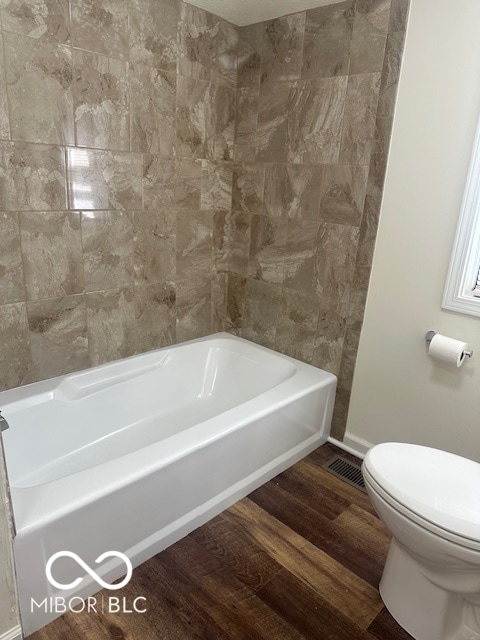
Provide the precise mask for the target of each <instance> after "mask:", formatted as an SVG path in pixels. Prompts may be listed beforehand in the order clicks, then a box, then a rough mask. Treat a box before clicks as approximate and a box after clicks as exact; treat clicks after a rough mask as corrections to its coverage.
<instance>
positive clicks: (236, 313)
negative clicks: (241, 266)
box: [225, 273, 247, 335]
mask: <svg viewBox="0 0 480 640" xmlns="http://www.w3.org/2000/svg"><path fill="white" fill-rule="evenodd" d="M246 286H247V280H246V278H243V277H242V276H238V275H237V274H235V273H229V274H228V282H227V305H226V318H225V330H226V331H229V332H230V333H235V334H236V335H239V333H240V331H241V329H242V325H243V315H244V309H245V291H246Z"/></svg>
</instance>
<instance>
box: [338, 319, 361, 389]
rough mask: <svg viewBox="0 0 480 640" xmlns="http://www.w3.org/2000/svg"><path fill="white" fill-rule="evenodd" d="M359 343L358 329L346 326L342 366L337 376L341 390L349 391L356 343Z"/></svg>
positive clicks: (355, 357)
mask: <svg viewBox="0 0 480 640" xmlns="http://www.w3.org/2000/svg"><path fill="white" fill-rule="evenodd" d="M359 342H360V328H357V327H355V326H353V327H350V326H348V324H347V330H346V333H345V342H344V345H343V351H342V364H341V366H340V372H339V374H338V385H339V387H341V388H342V389H345V390H347V391H351V389H352V382H353V372H354V369H355V361H356V359H357V351H358V343H359Z"/></svg>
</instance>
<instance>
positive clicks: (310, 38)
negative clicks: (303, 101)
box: [302, 0, 354, 79]
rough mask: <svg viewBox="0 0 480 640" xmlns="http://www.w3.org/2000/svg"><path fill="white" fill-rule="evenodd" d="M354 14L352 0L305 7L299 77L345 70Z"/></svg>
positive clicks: (316, 76) (334, 74)
mask: <svg viewBox="0 0 480 640" xmlns="http://www.w3.org/2000/svg"><path fill="white" fill-rule="evenodd" d="M353 18H354V2H353V1H352V0H348V1H347V2H340V3H338V4H332V5H326V6H324V7H317V8H315V9H310V10H308V11H307V17H306V23H305V46H304V49H303V67H302V78H305V79H307V78H308V79H310V78H328V77H331V76H341V75H347V74H348V69H349V65H350V40H351V37H352V29H353Z"/></svg>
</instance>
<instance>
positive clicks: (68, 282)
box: [20, 211, 84, 300]
mask: <svg viewBox="0 0 480 640" xmlns="http://www.w3.org/2000/svg"><path fill="white" fill-rule="evenodd" d="M20 236H21V242H22V254H23V264H24V274H25V286H26V290H27V297H28V299H29V300H39V299H43V298H60V297H63V296H68V295H71V294H74V293H80V292H82V291H83V288H84V279H83V262H82V237H81V230H80V214H79V213H78V212H74V211H66V212H63V211H62V212H56V211H55V212H54V211H48V212H43V211H42V212H34V213H33V212H24V213H21V214H20Z"/></svg>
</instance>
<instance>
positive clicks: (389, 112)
mask: <svg viewBox="0 0 480 640" xmlns="http://www.w3.org/2000/svg"><path fill="white" fill-rule="evenodd" d="M404 40H405V32H404V31H396V32H395V33H391V34H390V35H389V36H388V37H387V46H386V49H385V58H384V62H383V69H382V78H381V84H380V95H379V99H378V109H377V117H381V118H391V117H393V113H394V110H395V100H396V97H397V88H398V80H399V77H400V65H401V62H402V54H403V45H404Z"/></svg>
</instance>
